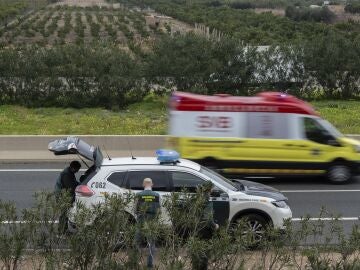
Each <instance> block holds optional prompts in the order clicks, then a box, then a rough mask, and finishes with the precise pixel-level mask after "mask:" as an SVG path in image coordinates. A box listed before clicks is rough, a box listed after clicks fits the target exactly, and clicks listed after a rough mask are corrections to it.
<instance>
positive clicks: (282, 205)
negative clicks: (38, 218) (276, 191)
mask: <svg viewBox="0 0 360 270" xmlns="http://www.w3.org/2000/svg"><path fill="white" fill-rule="evenodd" d="M271 203H272V204H273V205H275V206H276V207H279V208H288V207H289V206H288V205H287V204H286V202H285V201H273V202H271Z"/></svg>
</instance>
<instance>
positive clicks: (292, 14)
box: [285, 6, 335, 23]
mask: <svg viewBox="0 0 360 270" xmlns="http://www.w3.org/2000/svg"><path fill="white" fill-rule="evenodd" d="M285 16H286V17H288V18H290V19H292V20H294V21H313V22H326V23H330V22H331V21H332V20H333V18H334V17H335V14H334V13H333V12H332V11H331V10H329V8H328V7H326V6H325V7H320V8H307V7H295V6H289V7H287V8H286V10H285Z"/></svg>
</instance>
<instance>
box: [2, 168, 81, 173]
mask: <svg viewBox="0 0 360 270" xmlns="http://www.w3.org/2000/svg"><path fill="white" fill-rule="evenodd" d="M63 170H64V169H0V172H61V171H63ZM80 171H86V169H80Z"/></svg>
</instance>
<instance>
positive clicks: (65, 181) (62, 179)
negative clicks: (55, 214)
mask: <svg viewBox="0 0 360 270" xmlns="http://www.w3.org/2000/svg"><path fill="white" fill-rule="evenodd" d="M80 168H81V164H80V162H79V161H77V160H74V161H72V162H71V163H70V166H69V167H66V168H65V169H64V170H63V171H62V172H61V173H60V175H59V177H58V179H57V180H56V184H55V195H56V196H57V198H58V199H59V198H60V195H61V192H64V191H65V192H68V193H69V195H70V196H71V205H72V204H73V203H74V202H75V189H76V187H77V186H78V185H79V182H78V181H77V180H76V176H75V174H76V173H77V172H78V171H79V170H80ZM68 210H69V209H63V211H62V213H61V214H60V217H59V233H60V234H64V233H66V232H67V223H68V217H67V214H68Z"/></svg>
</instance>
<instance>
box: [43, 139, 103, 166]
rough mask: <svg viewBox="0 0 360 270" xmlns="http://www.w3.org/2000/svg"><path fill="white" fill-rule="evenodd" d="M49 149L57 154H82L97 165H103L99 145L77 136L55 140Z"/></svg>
mask: <svg viewBox="0 0 360 270" xmlns="http://www.w3.org/2000/svg"><path fill="white" fill-rule="evenodd" d="M48 149H49V151H51V152H53V153H54V154H55V155H71V154H76V155H80V156H82V157H84V158H86V159H88V160H91V161H93V162H94V163H95V165H96V167H99V166H100V165H101V163H102V159H103V156H102V153H101V151H100V149H99V147H95V146H93V145H90V144H88V143H86V142H84V141H83V140H81V139H79V138H77V137H67V138H63V139H58V140H54V141H52V142H50V143H49V146H48Z"/></svg>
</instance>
